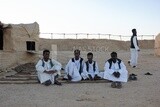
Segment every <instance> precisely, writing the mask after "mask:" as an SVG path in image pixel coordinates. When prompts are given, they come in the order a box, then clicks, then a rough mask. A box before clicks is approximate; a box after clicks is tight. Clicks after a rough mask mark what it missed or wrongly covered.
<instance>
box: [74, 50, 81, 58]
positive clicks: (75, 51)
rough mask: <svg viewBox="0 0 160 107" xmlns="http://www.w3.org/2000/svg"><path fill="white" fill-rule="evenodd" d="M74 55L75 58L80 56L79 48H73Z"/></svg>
mask: <svg viewBox="0 0 160 107" xmlns="http://www.w3.org/2000/svg"><path fill="white" fill-rule="evenodd" d="M74 56H75V59H76V60H78V59H79V57H80V50H79V49H76V50H74Z"/></svg>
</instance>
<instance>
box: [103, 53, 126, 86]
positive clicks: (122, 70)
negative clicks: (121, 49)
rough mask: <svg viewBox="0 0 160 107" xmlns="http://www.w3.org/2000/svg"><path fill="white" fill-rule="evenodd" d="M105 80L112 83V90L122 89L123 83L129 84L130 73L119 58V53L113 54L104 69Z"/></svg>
mask: <svg viewBox="0 0 160 107" xmlns="http://www.w3.org/2000/svg"><path fill="white" fill-rule="evenodd" d="M104 79H107V80H110V81H112V84H111V87H112V88H121V87H122V84H121V82H127V79H128V71H127V70H126V66H125V65H124V63H123V62H122V61H121V60H120V59H118V58H117V53H116V52H112V53H111V58H110V59H109V60H107V62H106V63H105V67H104Z"/></svg>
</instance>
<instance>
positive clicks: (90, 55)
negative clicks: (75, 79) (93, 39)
mask: <svg viewBox="0 0 160 107" xmlns="http://www.w3.org/2000/svg"><path fill="white" fill-rule="evenodd" d="M87 59H88V61H89V62H92V59H93V53H91V52H89V53H88V54H87Z"/></svg>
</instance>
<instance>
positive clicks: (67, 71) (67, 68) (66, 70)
mask: <svg viewBox="0 0 160 107" xmlns="http://www.w3.org/2000/svg"><path fill="white" fill-rule="evenodd" d="M71 62H72V60H71V59H70V60H69V62H68V63H67V65H66V67H65V72H66V73H67V74H68V73H69V66H70V64H71Z"/></svg>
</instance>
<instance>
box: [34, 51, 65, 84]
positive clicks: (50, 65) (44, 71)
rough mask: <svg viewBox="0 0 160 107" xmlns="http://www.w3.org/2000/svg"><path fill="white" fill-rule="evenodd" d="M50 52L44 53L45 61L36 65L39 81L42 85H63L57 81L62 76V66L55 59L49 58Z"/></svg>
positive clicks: (42, 60) (40, 61)
mask: <svg viewBox="0 0 160 107" xmlns="http://www.w3.org/2000/svg"><path fill="white" fill-rule="evenodd" d="M49 55H50V51H49V50H44V51H43V59H41V60H39V61H38V63H37V64H36V70H37V74H38V79H39V81H40V83H41V84H44V85H46V86H49V85H51V84H56V85H61V83H60V82H58V81H57V78H58V76H59V75H60V70H61V68H62V65H61V64H60V63H59V62H57V61H56V60H54V59H50V58H49Z"/></svg>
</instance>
